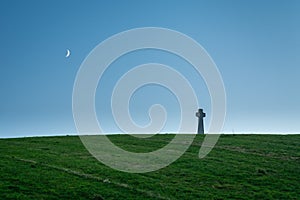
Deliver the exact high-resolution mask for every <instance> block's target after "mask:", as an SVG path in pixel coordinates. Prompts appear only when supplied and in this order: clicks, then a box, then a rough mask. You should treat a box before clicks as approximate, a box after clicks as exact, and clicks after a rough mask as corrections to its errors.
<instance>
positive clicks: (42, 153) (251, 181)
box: [0, 135, 300, 199]
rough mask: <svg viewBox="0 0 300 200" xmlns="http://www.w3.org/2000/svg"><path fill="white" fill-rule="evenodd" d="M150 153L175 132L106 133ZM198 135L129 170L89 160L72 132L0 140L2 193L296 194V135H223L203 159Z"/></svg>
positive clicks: (299, 166)
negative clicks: (168, 157)
mask: <svg viewBox="0 0 300 200" xmlns="http://www.w3.org/2000/svg"><path fill="white" fill-rule="evenodd" d="M109 137H110V139H111V140H112V141H113V142H114V143H115V144H117V145H119V146H120V147H122V148H124V149H127V150H130V151H135V152H148V151H152V150H155V149H157V148H160V147H162V146H164V145H165V144H167V143H168V141H169V140H171V139H172V138H173V137H174V136H173V135H156V136H154V137H151V138H148V139H136V138H133V137H131V136H127V135H114V136H109ZM203 137H204V136H203V135H197V137H196V139H195V140H194V143H193V145H192V146H191V147H190V148H189V150H188V151H187V152H186V153H185V154H184V155H183V156H182V157H181V158H180V159H178V160H177V161H176V162H174V163H173V164H171V165H169V166H168V167H165V168H163V169H161V170H158V171H155V172H150V173H144V174H130V173H124V172H119V171H116V170H113V169H111V168H109V167H107V166H105V165H103V164H102V163H100V162H98V161H97V160H96V159H94V158H93V157H92V156H91V155H90V154H89V153H88V151H87V150H86V149H85V148H84V146H83V145H82V143H81V141H80V139H79V138H78V137H75V136H74V137H73V136H72V137H71V136H66V137H34V138H18V139H1V140H0V151H1V155H0V172H1V173H0V199H58V198H59V199H227V198H228V199H300V135H285V136H283V135H222V136H221V138H220V140H219V141H218V143H217V145H216V146H215V148H214V149H213V150H212V151H211V153H210V154H209V155H208V156H207V157H205V158H204V159H201V160H200V159H199V158H198V152H199V147H200V145H201V142H202V140H203Z"/></svg>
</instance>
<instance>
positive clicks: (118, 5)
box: [0, 0, 300, 137]
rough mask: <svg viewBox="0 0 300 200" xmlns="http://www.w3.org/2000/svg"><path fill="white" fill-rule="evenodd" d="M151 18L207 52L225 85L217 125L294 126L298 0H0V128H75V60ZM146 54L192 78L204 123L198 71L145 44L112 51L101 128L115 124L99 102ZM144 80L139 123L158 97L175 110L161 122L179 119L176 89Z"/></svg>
mask: <svg viewBox="0 0 300 200" xmlns="http://www.w3.org/2000/svg"><path fill="white" fill-rule="evenodd" d="M149 26H151V27H164V28H169V29H173V30H176V31H180V32H182V33H184V34H186V35H188V36H190V37H192V38H193V39H195V40H196V41H197V42H198V43H200V44H201V45H202V46H203V47H204V48H205V49H206V50H207V52H208V53H209V54H210V56H211V57H212V58H213V60H214V61H215V63H216V65H217V66H218V68H219V70H220V73H221V75H222V77H223V81H224V84H225V89H226V93H227V116H226V122H225V125H224V130H223V131H224V132H232V131H235V132H283V133H286V132H298V133H299V132H300V123H299V120H300V104H299V102H300V92H299V91H300V89H299V88H300V1H297V0H295V1H292V0H290V1H276V0H275V1H274V0H269V1H238V0H235V1H231V0H227V1H225V0H224V1H219V0H218V1H173V0H172V1H171V0H170V1H167V0H165V1H75V0H72V1H71V0H70V1H32V0H27V1H14V0H12V1H1V2H0V44H1V45H0V56H1V59H0V91H1V93H0V137H15V136H30V135H51V134H55V135H56V134H67V133H75V132H76V129H75V125H74V122H73V117H72V90H73V83H74V80H75V77H76V73H77V70H78V69H79V67H80V64H81V63H82V61H83V60H84V59H85V57H86V56H87V55H88V54H89V52H90V51H91V50H92V49H93V48H94V47H95V46H96V45H97V44H99V43H100V42H101V41H103V40H105V39H106V38H108V37H110V36H112V35H114V34H117V33H119V32H122V31H125V30H128V29H132V28H138V27H149ZM66 49H70V50H71V56H70V57H69V58H65V53H66ZM147 62H158V63H164V64H168V65H169V66H172V67H174V68H176V69H177V70H179V71H180V72H181V73H182V74H184V75H185V76H186V78H187V79H189V80H190V81H191V84H192V85H193V86H194V87H195V90H196V91H200V92H198V93H197V96H198V98H199V100H200V102H201V107H203V108H204V109H205V111H206V112H207V114H208V118H206V121H205V122H206V126H208V123H209V115H210V97H209V93H208V92H207V90H206V87H205V84H204V83H203V81H202V79H201V77H196V76H195V74H194V73H193V70H190V69H189V68H190V67H189V66H187V65H188V64H187V63H184V61H182V60H180V59H179V58H177V57H176V56H174V55H170V54H167V53H164V52H159V51H155V50H145V51H140V52H136V53H133V54H129V55H127V57H126V58H125V57H124V58H123V57H122V58H120V59H118V60H117V61H116V62H115V63H114V66H111V68H110V69H109V70H108V71H107V73H106V74H105V76H104V77H103V81H107V82H106V83H105V86H107V87H104V88H102V89H101V88H100V87H99V91H98V90H97V96H96V98H97V102H99V103H97V105H96V107H97V114H98V117H99V119H101V120H102V122H103V124H104V126H105V127H106V129H105V130H106V131H107V132H114V131H117V129H116V128H114V127H113V126H114V124H113V122H112V119H111V113H110V110H109V107H107V106H106V105H108V104H107V103H108V102H109V98H108V97H109V94H110V92H111V88H112V87H113V85H114V83H115V81H116V80H117V78H118V76H121V75H122V73H124V72H126V70H128V69H130V68H132V67H134V66H136V65H137V64H142V63H147ZM120 66H126V67H123V68H122V70H120ZM143 89H144V90H143V91H142V90H141V91H137V92H136V94H135V96H134V99H135V100H134V101H133V102H132V107H131V111H132V116H133V118H134V119H135V120H136V121H137V123H139V124H141V125H145V124H146V123H147V120H148V118H147V115H146V111H147V109H148V107H149V105H151V104H152V103H161V104H163V105H165V107H166V109H167V110H168V111H170V113H171V114H172V116H173V117H170V119H168V121H167V125H166V127H165V131H172V130H173V129H174V128H177V126H178V105H177V102H176V100H175V99H174V96H172V94H170V93H169V92H168V91H167V90H165V89H164V88H161V87H157V86H148V87H145V88H143ZM154 91H155V92H156V93H155V94H159V96H160V98H159V101H160V102H157V100H158V99H157V98H153V96H154V95H153V92H154ZM145 96H146V97H147V98H146V99H147V100H146V101H145V98H144V97H145ZM98 100H99V101H98ZM191 120H196V118H195V117H194V115H193V116H191ZM195 130H196V127H195Z"/></svg>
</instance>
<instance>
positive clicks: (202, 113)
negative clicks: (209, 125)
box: [196, 109, 205, 134]
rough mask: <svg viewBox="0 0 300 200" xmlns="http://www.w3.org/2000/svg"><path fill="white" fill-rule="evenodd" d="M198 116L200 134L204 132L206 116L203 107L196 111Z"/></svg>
mask: <svg viewBox="0 0 300 200" xmlns="http://www.w3.org/2000/svg"><path fill="white" fill-rule="evenodd" d="M196 117H198V132H197V133H198V134H204V125H203V118H204V117H205V113H204V112H203V109H198V112H196Z"/></svg>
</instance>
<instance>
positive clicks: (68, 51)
mask: <svg viewBox="0 0 300 200" xmlns="http://www.w3.org/2000/svg"><path fill="white" fill-rule="evenodd" d="M70 55H71V51H70V50H69V49H67V54H66V58H68V57H69V56H70Z"/></svg>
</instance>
